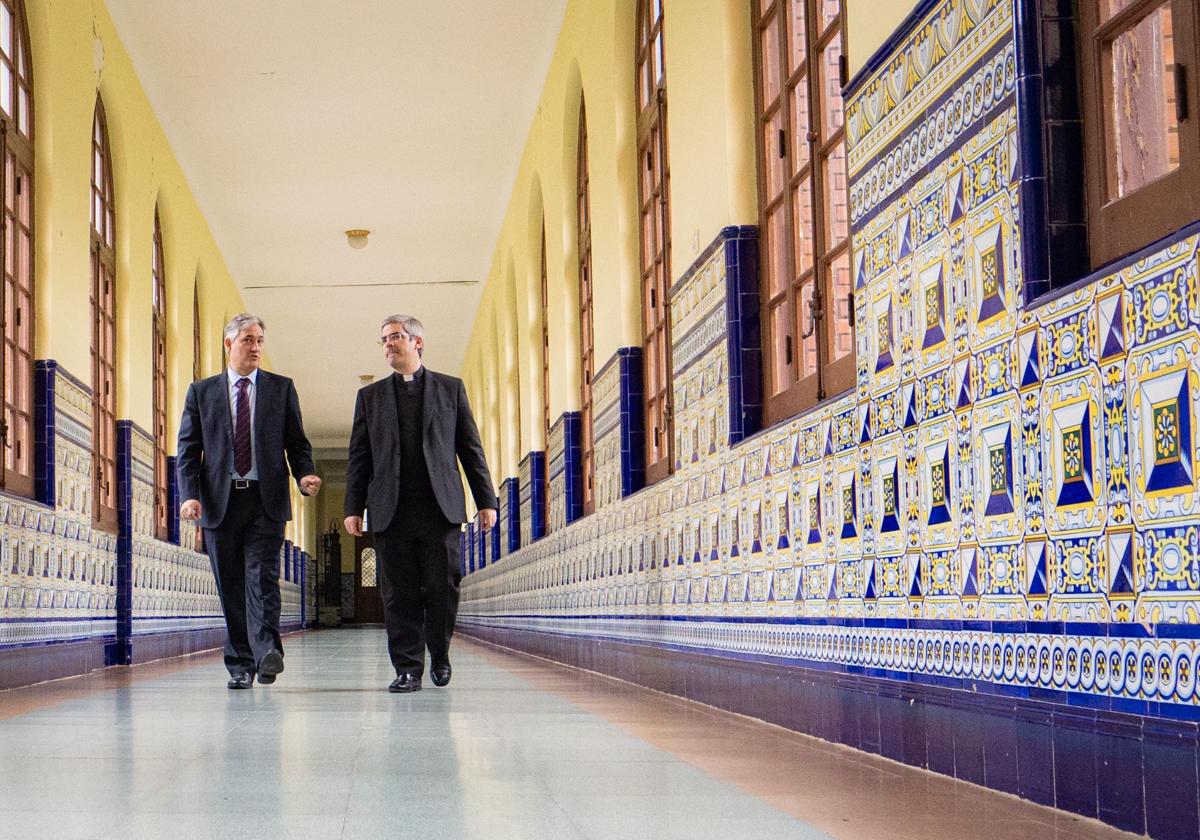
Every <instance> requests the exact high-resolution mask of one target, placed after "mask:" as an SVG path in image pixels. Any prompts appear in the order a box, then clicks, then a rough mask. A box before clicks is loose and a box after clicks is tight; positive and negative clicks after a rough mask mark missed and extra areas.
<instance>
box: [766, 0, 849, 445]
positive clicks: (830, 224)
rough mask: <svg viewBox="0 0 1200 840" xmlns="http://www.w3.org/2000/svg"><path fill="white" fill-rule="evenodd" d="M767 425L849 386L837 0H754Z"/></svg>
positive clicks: (840, 17) (846, 234)
mask: <svg viewBox="0 0 1200 840" xmlns="http://www.w3.org/2000/svg"><path fill="white" fill-rule="evenodd" d="M754 14H755V30H754V31H755V35H756V46H755V51H754V54H755V59H756V60H755V79H756V87H757V93H756V96H755V103H756V107H757V112H758V128H759V130H758V160H759V183H760V185H761V188H760V191H759V225H760V227H759V229H760V231H761V234H760V237H761V238H760V243H761V254H762V257H761V259H760V260H759V265H760V266H761V269H760V270H761V277H760V281H759V289H760V292H759V299H760V300H761V302H762V308H761V312H760V316H761V323H762V335H763V361H764V373H765V376H764V384H765V386H766V391H767V393H766V406H765V409H766V416H765V417H764V422H765V423H767V424H770V423H775V422H778V421H779V420H782V419H784V418H786V417H790V416H792V415H793V414H795V413H796V412H798V411H800V410H802V409H804V408H807V407H809V406H812V405H814V404H816V403H817V402H818V401H820V400H823V399H825V398H826V397H831V396H834V395H835V394H838V393H840V392H841V391H844V390H846V389H847V388H850V387H851V386H853V384H854V315H853V311H854V306H853V298H854V289H853V286H852V284H851V279H850V201H849V187H848V184H847V180H846V143H845V131H844V130H843V127H842V120H843V115H842V94H841V89H842V81H843V79H842V77H843V74H844V69H843V68H844V62H843V60H842V54H843V49H842V28H843V27H842V20H843V17H844V16H843V14H842V2H841V0H817V2H815V3H814V2H805V0H756V2H755V4H754Z"/></svg>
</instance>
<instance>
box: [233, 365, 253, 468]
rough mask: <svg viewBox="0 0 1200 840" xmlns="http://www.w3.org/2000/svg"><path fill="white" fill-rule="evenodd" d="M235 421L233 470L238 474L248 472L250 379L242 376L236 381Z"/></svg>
mask: <svg viewBox="0 0 1200 840" xmlns="http://www.w3.org/2000/svg"><path fill="white" fill-rule="evenodd" d="M236 387H237V406H236V413H237V422H236V423H234V427H233V471H234V472H236V473H237V474H238V475H245V474H246V473H248V472H250V395H249V394H247V393H246V389H247V388H249V387H250V379H249V378H248V377H245V376H243V377H242V378H241V379H239V380H238V381H237V383H236Z"/></svg>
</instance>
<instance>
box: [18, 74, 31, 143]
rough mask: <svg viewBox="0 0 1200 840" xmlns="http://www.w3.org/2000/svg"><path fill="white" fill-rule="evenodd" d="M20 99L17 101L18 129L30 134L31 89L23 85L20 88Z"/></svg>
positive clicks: (26, 134) (24, 133) (22, 132)
mask: <svg viewBox="0 0 1200 840" xmlns="http://www.w3.org/2000/svg"><path fill="white" fill-rule="evenodd" d="M18 96H19V97H20V101H19V102H18V103H17V131H19V132H20V133H21V134H23V135H25V136H26V137H28V136H29V90H28V89H27V88H26V87H24V86H22V87H20V88H18Z"/></svg>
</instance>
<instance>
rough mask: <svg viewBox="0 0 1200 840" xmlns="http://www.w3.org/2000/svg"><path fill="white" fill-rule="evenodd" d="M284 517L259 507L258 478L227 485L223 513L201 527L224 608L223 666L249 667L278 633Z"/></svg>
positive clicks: (275, 644)
mask: <svg viewBox="0 0 1200 840" xmlns="http://www.w3.org/2000/svg"><path fill="white" fill-rule="evenodd" d="M283 528H284V523H282V522H276V521H274V520H272V519H268V518H267V515H266V514H265V513H263V506H262V497H261V496H260V495H259V493H258V484H257V482H253V483H251V484H250V486H249V487H248V488H247V489H245V490H236V489H234V490H230V492H229V506H228V507H227V508H226V509H225V518H224V519H223V520H221V524H220V525H218V526H217V527H216V528H205V529H204V545H205V546H206V547H207V549H208V559H209V561H210V562H211V563H212V567H213V574H214V575H216V578H217V592H218V593H219V594H220V596H221V609H222V611H223V612H224V613H225V629H226V631H227V633H228V635H227V637H226V640H225V667H226V668H228V669H229V673H230V674H240V673H243V672H249V673H254V672H255V671H256V670H258V663H259V661H260V660H261V659H262V658H263V656H265V655H266V654H267V653H269V652H270V651H272V650H277V651H279V652H280V653H283V643H282V642H281V641H280V639H279V549H280V546H282V545H283Z"/></svg>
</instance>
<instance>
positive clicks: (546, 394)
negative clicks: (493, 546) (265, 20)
mask: <svg viewBox="0 0 1200 840" xmlns="http://www.w3.org/2000/svg"><path fill="white" fill-rule="evenodd" d="M542 450H543V451H542V463H543V465H544V466H543V468H542V474H541V475H540V476H533V477H532V478H531V480H532V481H540V482H542V510H541V516H542V523H543V524H542V529H543V533H545V532H546V528H547V526H548V525H549V522H550V519H549V517H550V283H549V280H548V279H547V276H546V220H545V219H542Z"/></svg>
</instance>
